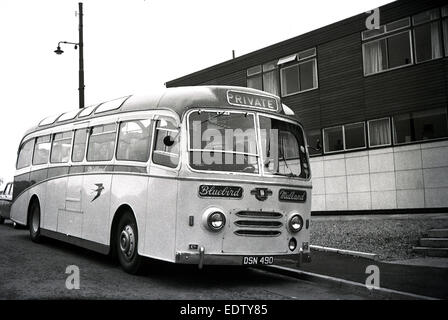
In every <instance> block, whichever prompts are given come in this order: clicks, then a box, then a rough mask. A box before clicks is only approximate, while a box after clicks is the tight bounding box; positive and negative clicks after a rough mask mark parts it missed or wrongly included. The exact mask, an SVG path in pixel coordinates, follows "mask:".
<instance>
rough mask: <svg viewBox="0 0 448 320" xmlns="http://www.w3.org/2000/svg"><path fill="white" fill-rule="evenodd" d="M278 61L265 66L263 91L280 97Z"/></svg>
mask: <svg viewBox="0 0 448 320" xmlns="http://www.w3.org/2000/svg"><path fill="white" fill-rule="evenodd" d="M278 82H279V81H278V69H277V61H271V62H268V63H265V64H264V65H263V90H264V91H266V92H269V93H272V94H275V95H276V96H278V95H279V85H278Z"/></svg>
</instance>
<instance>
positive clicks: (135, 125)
mask: <svg viewBox="0 0 448 320" xmlns="http://www.w3.org/2000/svg"><path fill="white" fill-rule="evenodd" d="M150 128H151V120H149V119H148V120H132V121H125V122H122V123H121V124H120V130H119V134H118V146H117V160H128V161H141V162H146V161H148V159H149V145H150V141H151V139H150V138H151V133H150V132H151V130H150Z"/></svg>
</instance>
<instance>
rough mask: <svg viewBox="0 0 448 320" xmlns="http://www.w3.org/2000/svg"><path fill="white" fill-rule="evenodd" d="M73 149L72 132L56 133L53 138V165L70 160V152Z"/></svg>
mask: <svg viewBox="0 0 448 320" xmlns="http://www.w3.org/2000/svg"><path fill="white" fill-rule="evenodd" d="M71 148H72V131H67V132H62V133H56V134H55V135H54V137H53V146H52V147H51V156H50V162H51V163H64V162H68V160H69V159H70V150H71Z"/></svg>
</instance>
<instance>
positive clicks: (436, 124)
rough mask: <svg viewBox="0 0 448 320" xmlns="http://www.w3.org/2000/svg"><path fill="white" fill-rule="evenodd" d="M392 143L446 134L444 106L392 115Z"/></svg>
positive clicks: (435, 137)
mask: <svg viewBox="0 0 448 320" xmlns="http://www.w3.org/2000/svg"><path fill="white" fill-rule="evenodd" d="M393 124H394V143H396V144H401V143H409V142H414V141H422V140H431V139H437V138H444V137H447V136H448V124H447V111H446V108H437V109H431V110H423V111H417V112H410V113H405V114H399V115H396V116H394V117H393Z"/></svg>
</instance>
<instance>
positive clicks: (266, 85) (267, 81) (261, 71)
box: [247, 61, 279, 96]
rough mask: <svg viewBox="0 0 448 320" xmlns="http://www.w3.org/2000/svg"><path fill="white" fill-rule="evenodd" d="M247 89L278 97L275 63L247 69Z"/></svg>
mask: <svg viewBox="0 0 448 320" xmlns="http://www.w3.org/2000/svg"><path fill="white" fill-rule="evenodd" d="M247 87H248V88H253V89H258V90H263V91H266V92H269V93H272V94H275V95H277V96H278V95H279V79H278V68H277V61H271V62H267V63H265V64H263V65H258V66H255V67H252V68H249V69H247Z"/></svg>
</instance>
